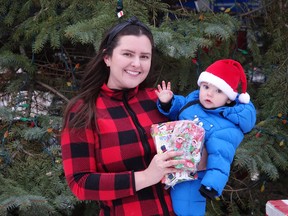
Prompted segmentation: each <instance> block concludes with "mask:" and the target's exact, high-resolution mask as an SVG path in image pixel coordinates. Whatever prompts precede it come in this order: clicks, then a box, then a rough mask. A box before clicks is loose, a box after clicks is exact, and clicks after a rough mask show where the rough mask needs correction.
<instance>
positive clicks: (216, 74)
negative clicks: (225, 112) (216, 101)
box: [197, 59, 250, 103]
mask: <svg viewBox="0 0 288 216" xmlns="http://www.w3.org/2000/svg"><path fill="white" fill-rule="evenodd" d="M201 82H207V83H211V84H213V85H215V86H216V87H217V88H219V89H220V90H222V91H223V92H224V93H225V94H226V95H227V96H228V98H229V99H230V100H232V101H234V100H235V99H236V97H237V95H238V86H239V84H240V83H241V89H242V93H241V94H240V95H239V101H240V102H241V103H249V101H250V95H249V94H248V93H247V92H246V91H247V80H246V75H245V72H244V69H243V67H242V66H241V64H240V63H239V62H237V61H235V60H232V59H222V60H218V61H216V62H214V63H213V64H211V65H210V66H209V67H208V68H207V69H206V70H205V71H204V72H202V73H201V74H200V76H199V78H198V82H197V84H198V85H199V86H200V84H201Z"/></svg>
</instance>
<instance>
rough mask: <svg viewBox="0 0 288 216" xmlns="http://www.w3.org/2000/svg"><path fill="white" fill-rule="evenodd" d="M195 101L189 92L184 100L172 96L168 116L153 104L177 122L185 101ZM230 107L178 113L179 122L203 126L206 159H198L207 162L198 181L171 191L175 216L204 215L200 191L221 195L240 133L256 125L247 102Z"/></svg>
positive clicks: (198, 107) (193, 108)
mask: <svg viewBox="0 0 288 216" xmlns="http://www.w3.org/2000/svg"><path fill="white" fill-rule="evenodd" d="M197 100H199V90H196V91H193V92H191V93H190V94H189V95H188V96H187V97H184V96H181V95H174V96H173V99H172V101H171V103H172V104H171V108H170V110H169V111H168V112H165V111H164V110H163V109H162V108H161V103H160V102H159V100H158V102H157V104H158V109H159V111H160V112H161V113H162V114H164V115H165V116H167V117H169V119H170V120H178V119H177V118H178V113H179V111H180V109H181V108H182V107H183V106H184V105H185V104H187V103H188V102H189V101H197ZM234 103H235V104H234V105H233V106H222V107H219V108H215V109H205V108H204V107H203V106H202V105H201V104H200V103H199V102H198V103H196V104H194V105H191V106H189V107H187V108H186V109H184V110H183V112H181V113H180V115H179V120H193V119H195V118H198V119H199V121H200V122H202V123H203V127H204V129H205V143H204V144H205V148H206V151H207V155H208V156H207V158H205V157H202V159H203V160H207V161H206V170H202V171H199V172H198V180H193V181H186V182H181V183H179V184H176V185H175V186H174V187H173V188H172V189H171V198H172V202H173V208H174V211H175V213H176V214H177V215H185V216H192V215H193V216H196V215H197V216H200V215H201V216H202V215H205V209H206V198H205V197H203V196H202V195H201V193H200V192H199V189H200V188H205V190H206V189H208V190H213V191H214V192H215V193H216V194H215V195H216V196H220V195H221V194H222V191H223V189H224V187H225V185H226V183H227V181H228V178H229V174H230V166H231V163H232V161H233V158H234V155H235V152H236V149H237V147H238V146H239V144H240V143H241V141H242V140H243V138H244V133H248V132H250V131H251V130H252V129H253V127H254V125H255V122H256V110H255V107H254V105H253V104H252V103H251V102H249V103H248V104H242V103H240V102H239V101H238V97H237V98H236V100H235V101H234ZM202 159H201V160H202ZM200 163H201V162H200ZM204 163H205V162H204Z"/></svg>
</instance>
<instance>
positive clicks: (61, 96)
mask: <svg viewBox="0 0 288 216" xmlns="http://www.w3.org/2000/svg"><path fill="white" fill-rule="evenodd" d="M36 83H38V84H39V85H41V86H43V87H44V88H46V89H48V90H49V91H51V92H53V93H54V94H56V95H57V96H59V97H60V98H62V99H63V100H65V101H66V102H68V101H69V99H68V98H67V97H65V96H64V95H63V94H61V93H60V92H59V91H57V90H56V89H54V88H53V87H51V86H49V85H47V84H45V83H43V82H41V81H38V80H37V81H36Z"/></svg>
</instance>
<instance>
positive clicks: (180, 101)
mask: <svg viewBox="0 0 288 216" xmlns="http://www.w3.org/2000/svg"><path fill="white" fill-rule="evenodd" d="M198 94H199V90H196V91H193V92H191V93H190V94H189V95H188V96H187V97H184V96H182V95H173V98H172V101H171V108H170V110H168V111H166V112H165V111H164V110H163V109H162V108H161V104H160V102H159V99H158V100H157V107H158V110H159V112H160V113H162V114H163V115H165V116H167V117H168V118H169V119H170V120H172V121H174V120H178V115H179V111H180V110H181V108H182V107H183V106H184V105H185V104H186V103H188V102H189V101H195V100H198Z"/></svg>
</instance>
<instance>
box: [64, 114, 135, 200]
mask: <svg viewBox="0 0 288 216" xmlns="http://www.w3.org/2000/svg"><path fill="white" fill-rule="evenodd" d="M73 115H74V113H73V111H72V112H71V113H70V118H71V117H72V116H73ZM66 125H67V124H66ZM97 137H98V136H97V134H96V132H95V130H92V129H87V128H86V129H83V128H81V129H79V128H73V129H71V128H69V127H67V126H66V127H65V128H64V129H63V131H62V134H61V147H62V159H63V168H64V172H65V176H66V180H67V183H68V185H69V187H70V188H71V191H72V192H73V194H74V195H75V196H76V197H77V198H78V199H80V200H115V199H118V198H122V197H127V196H130V195H133V194H134V193H135V183H134V173H133V171H125V172H117V173H113V172H111V173H105V172H100V171H98V170H97V168H96V164H97V161H96V160H97V156H96V155H95V154H96V153H95V152H96V151H95V150H96V148H98V147H97V146H99V140H98V138H97Z"/></svg>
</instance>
